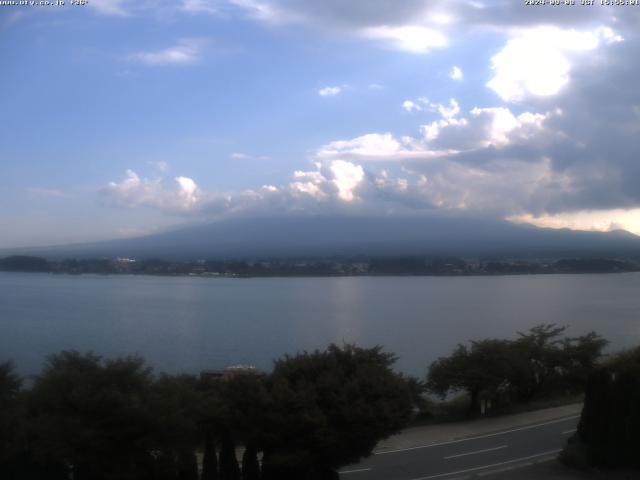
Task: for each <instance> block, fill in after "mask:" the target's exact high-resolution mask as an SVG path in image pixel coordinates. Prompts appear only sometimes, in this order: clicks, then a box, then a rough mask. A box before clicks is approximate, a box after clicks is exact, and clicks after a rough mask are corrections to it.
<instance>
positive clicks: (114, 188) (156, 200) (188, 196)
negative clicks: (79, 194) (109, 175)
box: [98, 170, 200, 213]
mask: <svg viewBox="0 0 640 480" xmlns="http://www.w3.org/2000/svg"><path fill="white" fill-rule="evenodd" d="M174 181H175V183H176V187H177V188H175V189H173V190H166V189H165V188H164V185H163V181H162V179H161V178H155V179H146V178H145V179H142V178H140V177H139V176H138V174H137V173H136V172H134V171H133V170H127V172H126V176H125V178H124V179H123V180H121V181H120V182H109V183H108V184H107V185H106V186H104V187H102V188H100V189H99V190H98V191H99V193H100V194H101V195H102V196H103V198H105V199H106V200H107V201H108V202H109V203H110V204H111V205H114V206H119V207H126V208H135V207H140V206H146V207H153V208H159V209H161V210H164V211H167V212H173V213H177V212H187V211H190V210H192V209H193V208H194V207H195V206H196V205H197V203H198V201H199V196H200V190H199V188H198V185H197V184H196V182H195V181H194V180H193V179H191V178H189V177H182V176H180V177H176V178H175V179H174Z"/></svg>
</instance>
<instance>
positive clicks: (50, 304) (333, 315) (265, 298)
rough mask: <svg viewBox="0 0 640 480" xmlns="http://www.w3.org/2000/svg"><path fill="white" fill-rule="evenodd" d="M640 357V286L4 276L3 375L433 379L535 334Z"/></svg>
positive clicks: (634, 281) (624, 280) (0, 276)
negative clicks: (102, 372)
mask: <svg viewBox="0 0 640 480" xmlns="http://www.w3.org/2000/svg"><path fill="white" fill-rule="evenodd" d="M541 322H547V323H558V324H563V325H569V326H570V328H569V330H568V333H569V334H570V335H579V334H583V333H586V332H588V331H590V330H595V331H597V332H598V333H600V334H601V335H603V336H604V337H606V338H607V339H609V340H610V341H611V348H612V349H619V348H623V347H630V346H633V345H638V344H640V273H629V274H612V275H528V276H504V277H344V278H261V279H257V278H250V279H232V278H213V279H212V278H194V277H152V276H94V275H85V276H68V275H49V274H26V273H24V274H23V273H2V272H0V361H4V360H5V359H13V360H14V361H15V363H16V364H17V366H18V369H19V371H20V372H21V373H23V374H31V373H35V372H37V371H38V370H39V369H40V366H41V365H42V362H43V361H44V359H45V357H46V355H47V354H50V353H54V352H58V351H60V350H62V349H77V350H93V351H94V352H96V353H99V354H101V355H107V356H111V355H117V354H129V353H139V354H142V355H143V356H144V357H145V358H146V359H147V360H148V361H149V362H150V363H151V364H152V365H153V366H155V367H156V368H157V369H158V370H162V371H169V372H178V371H185V372H192V373H197V372H198V371H200V370H201V369H204V368H217V367H224V366H226V365H229V364H236V363H247V364H254V365H256V366H258V367H259V368H262V369H267V370H268V369H269V368H270V366H271V361H272V359H274V358H276V357H279V356H281V355H282V354H284V353H295V352H296V351H298V350H303V349H314V348H324V347H325V346H326V345H327V344H329V343H331V342H337V343H342V342H355V343H357V344H358V345H361V346H373V345H376V344H381V345H384V346H385V348H386V349H387V350H389V351H393V352H395V353H396V354H397V355H398V356H399V360H398V362H397V364H396V367H397V368H398V369H399V370H401V371H404V372H407V373H410V374H413V375H419V376H423V375H424V374H425V373H426V370H427V366H428V364H429V363H430V362H431V361H432V360H434V359H435V358H436V357H438V356H440V355H444V354H447V353H448V352H449V351H450V350H451V349H452V348H453V347H454V346H455V345H456V344H457V343H459V342H464V341H466V340H469V339H481V338H486V337H513V336H515V332H516V331H517V330H526V329H528V328H530V327H531V326H534V325H536V324H537V323H541Z"/></svg>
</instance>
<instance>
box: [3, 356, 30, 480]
mask: <svg viewBox="0 0 640 480" xmlns="http://www.w3.org/2000/svg"><path fill="white" fill-rule="evenodd" d="M21 386H22V379H21V378H20V377H19V376H18V375H17V374H16V372H15V367H14V365H13V363H12V362H4V363H0V477H2V478H9V477H10V475H13V471H14V469H15V468H16V463H17V461H18V458H17V457H18V456H19V455H20V453H21V448H20V444H21V443H22V442H21V440H23V439H24V431H23V427H24V420H25V419H24V415H23V413H24V412H23V411H22V409H21V408H20V407H21V405H20V403H19V395H20V388H21Z"/></svg>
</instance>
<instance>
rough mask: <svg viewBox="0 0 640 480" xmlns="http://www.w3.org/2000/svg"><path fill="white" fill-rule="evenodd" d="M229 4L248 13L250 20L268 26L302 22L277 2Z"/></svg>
mask: <svg viewBox="0 0 640 480" xmlns="http://www.w3.org/2000/svg"><path fill="white" fill-rule="evenodd" d="M229 3H230V4H231V5H233V6H235V7H238V8H240V9H241V10H243V11H245V12H247V14H248V15H249V17H250V18H252V19H254V20H257V21H259V22H263V23H267V24H282V23H290V22H296V21H299V20H300V17H299V15H298V14H296V13H294V11H293V10H290V9H286V8H281V7H280V6H279V5H278V4H277V2H268V1H260V0H229Z"/></svg>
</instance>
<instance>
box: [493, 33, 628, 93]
mask: <svg viewBox="0 0 640 480" xmlns="http://www.w3.org/2000/svg"><path fill="white" fill-rule="evenodd" d="M619 41H622V37H620V36H619V35H616V34H615V33H614V32H613V31H612V30H611V29H610V28H606V27H599V28H596V29H593V30H588V31H576V30H572V29H571V30H562V29H560V28H557V27H535V28H529V29H524V30H518V31H517V32H516V33H515V35H514V37H513V38H511V39H510V40H509V41H508V42H507V44H506V45H505V46H504V48H503V49H502V50H501V51H500V52H498V53H497V54H496V55H495V56H493V57H492V58H491V65H492V68H493V70H494V72H495V75H494V77H493V78H492V79H491V80H490V81H489V82H488V83H487V87H489V88H490V89H492V90H494V91H495V92H496V93H497V94H498V95H499V96H500V97H501V98H502V99H503V100H507V101H519V100H522V99H524V98H525V97H526V96H528V95H534V96H543V97H544V96H550V95H555V94H557V93H558V92H559V91H560V90H561V89H562V88H563V87H565V86H566V85H567V84H568V83H569V73H570V71H571V67H572V61H573V60H574V59H575V58H576V56H577V55H579V54H581V53H584V52H588V51H592V50H595V49H596V48H598V47H599V46H600V45H601V44H602V43H603V42H604V43H613V42H619Z"/></svg>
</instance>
